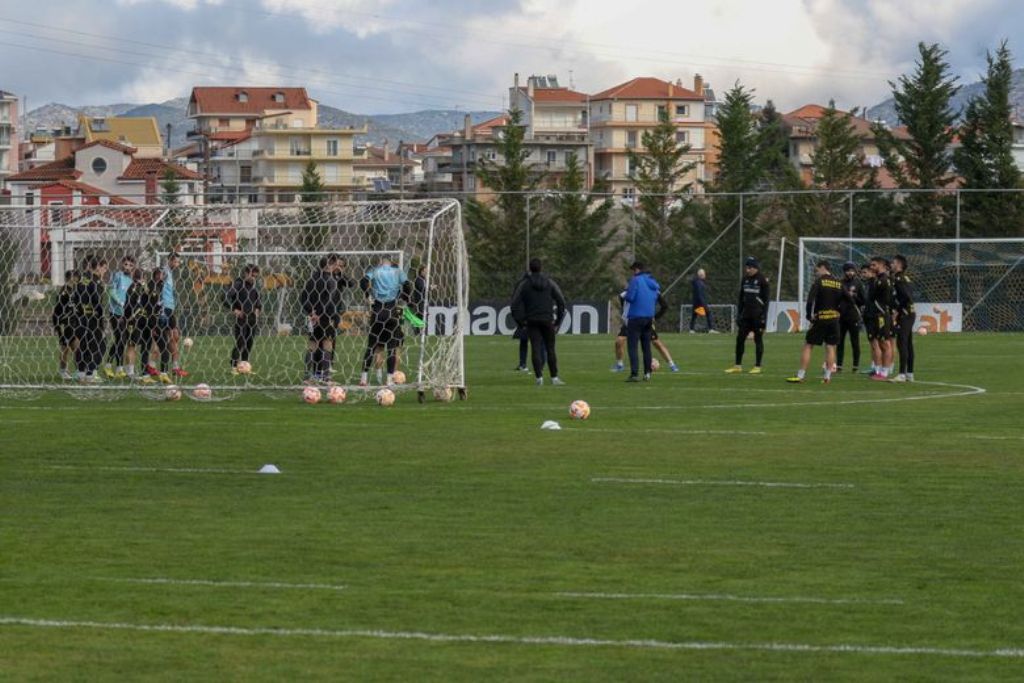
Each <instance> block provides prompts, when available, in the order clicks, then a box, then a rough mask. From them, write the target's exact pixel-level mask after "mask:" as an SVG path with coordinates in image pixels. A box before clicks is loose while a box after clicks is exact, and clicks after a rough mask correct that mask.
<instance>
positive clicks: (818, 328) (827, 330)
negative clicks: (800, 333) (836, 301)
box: [804, 318, 839, 346]
mask: <svg viewBox="0 0 1024 683" xmlns="http://www.w3.org/2000/svg"><path fill="white" fill-rule="evenodd" d="M804 341H806V342H807V343H808V344H810V345H812V346H821V345H822V344H827V345H829V346H836V345H837V344H839V318H834V319H832V320H815V321H814V322H812V323H811V329H809V330H807V336H806V337H805V338H804Z"/></svg>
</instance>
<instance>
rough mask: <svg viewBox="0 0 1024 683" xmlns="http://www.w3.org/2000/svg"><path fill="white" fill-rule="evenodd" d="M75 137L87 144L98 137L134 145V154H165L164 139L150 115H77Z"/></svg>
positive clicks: (154, 119)
mask: <svg viewBox="0 0 1024 683" xmlns="http://www.w3.org/2000/svg"><path fill="white" fill-rule="evenodd" d="M76 135H77V137H80V138H81V139H82V144H84V145H87V144H89V143H90V142H96V141H97V140H106V141H107V142H116V143H118V144H121V145H126V146H128V147H133V148H134V149H135V155H134V156H135V157H137V158H140V159H159V158H161V157H162V156H163V154H164V140H163V136H161V135H160V127H159V126H158V124H157V122H156V118H155V117H153V116H108V117H100V116H85V115H84V114H79V116H78V130H77V133H76Z"/></svg>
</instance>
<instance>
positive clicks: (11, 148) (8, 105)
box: [0, 90, 20, 188]
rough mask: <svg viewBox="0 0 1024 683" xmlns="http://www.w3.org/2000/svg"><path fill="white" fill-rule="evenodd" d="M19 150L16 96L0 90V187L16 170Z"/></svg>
mask: <svg viewBox="0 0 1024 683" xmlns="http://www.w3.org/2000/svg"><path fill="white" fill-rule="evenodd" d="M19 152H20V143H19V140H18V98H17V96H16V95H14V94H13V93H9V92H7V91H5V90H0V188H2V187H3V186H4V181H5V180H6V179H7V178H8V177H10V176H12V175H14V174H15V173H17V172H18V158H19V156H20V154H19Z"/></svg>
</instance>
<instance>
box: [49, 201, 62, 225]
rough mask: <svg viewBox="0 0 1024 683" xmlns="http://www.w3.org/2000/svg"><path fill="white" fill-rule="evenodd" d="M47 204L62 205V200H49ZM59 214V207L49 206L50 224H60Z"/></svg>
mask: <svg viewBox="0 0 1024 683" xmlns="http://www.w3.org/2000/svg"><path fill="white" fill-rule="evenodd" d="M47 206H51V207H59V206H64V202H50V203H49V204H47ZM60 214H61V210H60V209H59V208H51V209H50V225H60Z"/></svg>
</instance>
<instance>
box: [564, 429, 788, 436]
mask: <svg viewBox="0 0 1024 683" xmlns="http://www.w3.org/2000/svg"><path fill="white" fill-rule="evenodd" d="M562 431H563V432H581V433H582V432H602V433H605V432H607V433H611V434H637V433H642V434H711V435H725V436H764V435H766V434H768V432H743V431H737V430H732V429H626V428H624V429H595V428H590V427H568V428H563V429H562Z"/></svg>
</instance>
